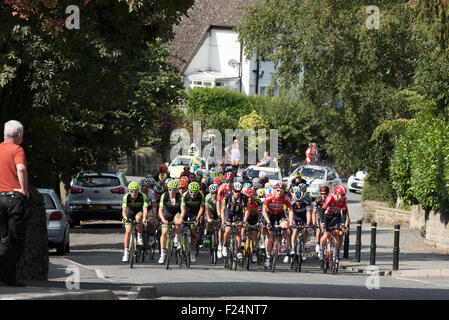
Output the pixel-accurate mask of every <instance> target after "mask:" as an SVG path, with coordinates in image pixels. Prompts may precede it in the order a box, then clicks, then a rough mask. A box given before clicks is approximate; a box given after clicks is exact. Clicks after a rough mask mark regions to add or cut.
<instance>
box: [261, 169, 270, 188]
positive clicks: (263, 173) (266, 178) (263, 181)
mask: <svg viewBox="0 0 449 320" xmlns="http://www.w3.org/2000/svg"><path fill="white" fill-rule="evenodd" d="M269 181H270V179H268V177H267V175H266V173H265V172H264V171H260V172H259V183H260V184H262V185H265V184H267V183H268V182H269Z"/></svg>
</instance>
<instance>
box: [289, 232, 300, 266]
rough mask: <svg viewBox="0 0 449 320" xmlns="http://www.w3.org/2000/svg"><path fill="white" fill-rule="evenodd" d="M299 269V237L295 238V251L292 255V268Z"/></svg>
mask: <svg viewBox="0 0 449 320" xmlns="http://www.w3.org/2000/svg"><path fill="white" fill-rule="evenodd" d="M297 269H298V239H296V240H295V253H294V254H293V256H292V257H291V262H290V270H291V271H297Z"/></svg>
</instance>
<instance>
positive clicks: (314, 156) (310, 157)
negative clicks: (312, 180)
mask: <svg viewBox="0 0 449 320" xmlns="http://www.w3.org/2000/svg"><path fill="white" fill-rule="evenodd" d="M317 162H318V149H317V147H316V143H310V144H309V148H308V149H307V150H306V164H311V163H317Z"/></svg>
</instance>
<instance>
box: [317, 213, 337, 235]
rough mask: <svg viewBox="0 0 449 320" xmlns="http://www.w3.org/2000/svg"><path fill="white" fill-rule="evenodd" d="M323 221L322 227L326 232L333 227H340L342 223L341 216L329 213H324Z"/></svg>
mask: <svg viewBox="0 0 449 320" xmlns="http://www.w3.org/2000/svg"><path fill="white" fill-rule="evenodd" d="M322 219H323V220H322V221H321V227H322V228H321V229H324V230H325V231H326V232H329V231H331V229H330V228H332V227H339V226H340V223H341V216H340V215H339V214H337V215H329V214H324V215H323V217H322Z"/></svg>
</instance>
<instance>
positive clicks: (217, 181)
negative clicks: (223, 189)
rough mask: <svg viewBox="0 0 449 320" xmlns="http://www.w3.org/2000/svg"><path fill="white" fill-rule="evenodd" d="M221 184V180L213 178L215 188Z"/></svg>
mask: <svg viewBox="0 0 449 320" xmlns="http://www.w3.org/2000/svg"><path fill="white" fill-rule="evenodd" d="M222 182H223V180H222V179H221V178H220V177H215V178H214V184H216V185H217V186H220V185H221V183H222Z"/></svg>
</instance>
